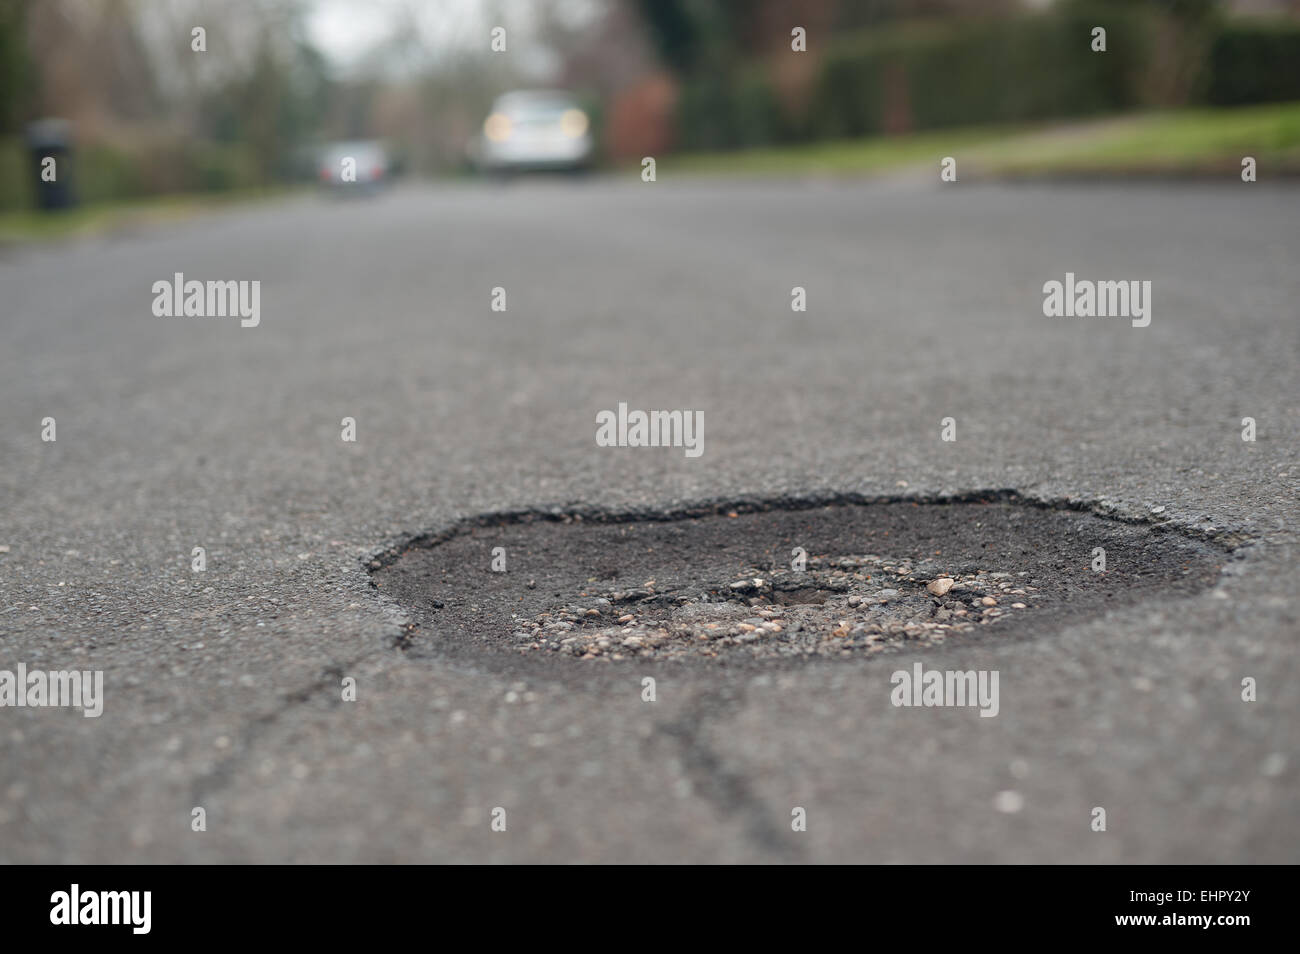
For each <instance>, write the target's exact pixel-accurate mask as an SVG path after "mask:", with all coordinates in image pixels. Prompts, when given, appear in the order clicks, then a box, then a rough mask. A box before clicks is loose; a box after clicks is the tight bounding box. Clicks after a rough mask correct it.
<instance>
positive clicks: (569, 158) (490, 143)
mask: <svg viewBox="0 0 1300 954" xmlns="http://www.w3.org/2000/svg"><path fill="white" fill-rule="evenodd" d="M473 151H474V159H475V162H476V164H477V165H478V167H479V168H480V169H482V170H483V171H485V172H492V173H509V172H522V171H527V170H543V169H573V170H577V169H585V168H587V167H588V166H589V165H590V163H591V160H592V154H593V152H594V144H593V140H592V137H591V121H590V120H589V119H588V118H587V114H586V113H585V112H584V111H583V110H582V108H581V107H579V106H578V103H577V101H576V100H575V99H574V98H573V97H572V96H571V95H569V94H568V93H564V92H560V91H556V90H520V91H516V92H513V93H506V94H505V95H503V96H500V97H498V98H497V100H496V102H495V103H493V104H492V112H491V114H490V115H489V116H488V117H487V119H486V120H484V122H483V131H482V133H481V134H480V135H479V137H478V138H477V140H476V142H475V145H474V149H473Z"/></svg>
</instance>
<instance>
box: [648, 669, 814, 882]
mask: <svg viewBox="0 0 1300 954" xmlns="http://www.w3.org/2000/svg"><path fill="white" fill-rule="evenodd" d="M743 704H744V692H743V691H741V690H737V691H735V692H731V693H728V694H727V696H726V697H719V696H717V695H714V694H712V693H709V692H697V693H695V694H694V695H693V696H692V697H691V699H690V700H689V701H688V702H687V703H686V706H685V711H684V712H683V713H682V714H681V715H679V716H678V717H677V718H675V719H673V720H671V721H667V722H661V723H659V724H658V726H657V728H658V731H659V733H662V734H663V735H665V736H667V737H668V738H671V739H673V740H674V741H675V742H676V743H677V745H678V749H679V751H680V752H681V758H682V767H683V768H684V769H685V770H686V772H687V775H688V777H689V778H690V780H691V788H692V792H693V793H694V794H697V795H699V796H701V797H702V798H704V799H705V801H707V802H709V803H710V804H711V805H712V806H713V807H714V808H715V809H716V810H717V811H718V812H720V813H721V814H723V815H724V816H732V815H739V816H740V820H741V823H742V825H743V827H744V828H745V830H746V832H747V833H748V835H749V838H750V841H751V844H753V845H755V846H756V847H758V848H759V849H760V850H761V851H762V853H763V854H764V855H765V856H769V857H770V856H771V855H773V854H775V855H778V856H780V858H781V859H782V860H785V861H791V860H798V859H799V858H800V857H802V854H803V852H802V850H801V849H800V848H799V847H798V846H797V845H796V844H795V843H794V842H793V841H792V840H791V839H790V838H789V837H788V833H787V832H786V831H785V830H784V829H782V828H781V827H780V826H779V825H777V824H776V823H775V822H774V821H773V818H774V817H776V816H775V815H774V814H773V812H772V811H771V810H770V809H769V808H768V807H767V805H766V804H765V803H764V802H763V800H762V799H761V798H760V797H759V796H758V795H757V794H756V793H755V792H754V789H753V787H752V786H751V785H750V784H749V781H748V780H747V779H746V778H745V777H744V776H743V775H740V774H738V773H736V772H733V771H731V770H730V769H728V768H727V767H726V764H725V763H724V761H723V759H722V756H721V755H719V754H718V752H717V751H716V750H715V749H713V747H711V746H710V745H709V744H708V743H707V742H706V741H705V740H704V731H705V728H706V727H707V725H708V724H709V723H710V722H716V721H717V720H718V719H719V718H721V717H722V716H724V715H726V714H727V713H729V712H732V711H735V710H737V709H739V708H740V707H741V706H742V705H743ZM651 738H654V736H651Z"/></svg>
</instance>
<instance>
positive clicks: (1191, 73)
mask: <svg viewBox="0 0 1300 954" xmlns="http://www.w3.org/2000/svg"><path fill="white" fill-rule="evenodd" d="M1197 9H1198V11H1199V8H1197ZM1194 12H1195V11H1194ZM1096 26H1102V27H1105V28H1106V52H1104V53H1094V52H1093V51H1092V48H1091V44H1092V29H1093V28H1094V27H1096ZM1207 39H1208V42H1207ZM1170 43H1173V44H1174V46H1173V48H1172V50H1171V48H1170V46H1169V44H1170ZM1207 51H1208V52H1207ZM806 55H809V56H813V55H818V54H816V53H809V54H806ZM820 56H821V58H820V61H819V63H818V73H817V77H816V80H815V82H814V85H813V88H812V90H811V93H810V95H809V96H808V97H807V102H806V105H805V106H804V107H803V108H800V109H795V110H786V109H783V108H782V107H781V105H780V99H779V98H778V96H777V95H776V93H775V90H774V89H773V87H772V80H771V78H770V74H769V72H768V71H767V70H765V69H763V68H761V67H757V66H754V67H748V68H746V69H744V70H741V71H738V72H736V73H734V74H732V75H727V74H725V73H722V72H715V73H712V74H709V75H705V76H698V77H695V78H694V79H692V80H690V81H688V82H686V83H684V84H683V88H682V95H681V98H680V101H679V115H678V132H679V140H680V142H681V145H682V147H683V148H686V149H708V150H716V149H728V148H734V147H742V146H750V145H761V144H766V143H777V142H789V141H801V140H823V139H840V138H848V137H855V136H867V135H875V134H879V133H882V132H886V131H889V129H890V128H891V126H892V127H893V128H899V127H900V126H901V127H902V128H907V129H915V130H924V129H938V128H944V127H951V126H960V125H968V124H997V123H1017V122H1026V121H1033V120H1040V119H1051V118H1058V117H1059V118H1073V117H1084V116H1094V115H1103V114H1107V113H1116V112H1122V111H1124V110H1129V109H1134V108H1137V107H1140V106H1160V107H1167V106H1176V105H1184V104H1188V102H1189V101H1191V102H1208V103H1211V104H1216V105H1217V104H1223V105H1228V104H1231V105H1236V104H1241V103H1252V102H1267V101H1276V100H1287V99H1300V26H1297V25H1295V24H1284V25H1273V26H1261V25H1258V24H1255V25H1242V24H1241V22H1240V21H1227V22H1222V23H1219V22H1215V21H1214V20H1212V19H1207V18H1205V17H1203V16H1198V17H1184V18H1182V19H1179V18H1177V17H1174V16H1173V15H1171V13H1170V12H1169V10H1168V9H1161V8H1160V7H1159V6H1158V5H1153V4H1152V5H1148V4H1131V5H1124V6H1112V5H1097V6H1085V5H1079V4H1065V5H1062V6H1060V7H1058V8H1056V9H1054V10H1050V11H1047V12H1043V13H1038V14H1027V15H1021V16H1016V17H1011V18H1004V19H996V20H987V19H981V20H944V21H929V22H919V23H900V24H893V25H889V26H885V27H881V28H878V29H873V30H870V31H866V32H861V33H854V34H851V35H847V36H843V37H840V38H837V39H833V40H831V41H830V43H829V45H828V48H827V49H826V50H825V52H824V53H822V54H820ZM1159 70H1166V71H1168V70H1178V71H1181V73H1180V75H1183V76H1184V77H1185V78H1191V79H1192V81H1191V82H1188V83H1185V84H1184V85H1182V86H1178V85H1177V83H1175V84H1174V86H1173V90H1174V92H1173V93H1171V92H1170V88H1171V87H1170V83H1169V77H1167V76H1160V75H1158V71H1159ZM1171 99H1172V100H1173V101H1169V100H1171Z"/></svg>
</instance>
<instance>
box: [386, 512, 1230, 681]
mask: <svg viewBox="0 0 1300 954" xmlns="http://www.w3.org/2000/svg"><path fill="white" fill-rule="evenodd" d="M1226 556H1227V552H1226V551H1225V550H1223V549H1221V548H1219V547H1217V546H1215V545H1214V544H1212V543H1209V542H1206V541H1204V540H1199V539H1194V538H1191V537H1188V536H1184V535H1182V534H1180V533H1177V532H1173V531H1170V530H1167V529H1165V528H1161V527H1158V526H1151V525H1148V524H1136V523H1125V522H1120V521H1115V520H1110V519H1106V518H1102V517H1098V516H1095V515H1093V514H1089V513H1084V512H1079V511H1074V510H1054V509H1050V508H1046V507H1041V506H1034V505H1028V504H1025V503H1022V502H1019V501H1018V500H1016V499H1013V498H1005V497H1004V498H1003V499H994V500H988V501H985V502H971V501H964V502H946V503H927V504H921V503H908V502H888V503H876V504H850V503H834V504H829V505H816V506H814V505H811V504H807V503H800V502H789V501H785V502H781V503H777V504H760V505H749V506H748V507H745V508H740V507H736V508H728V507H718V508H706V509H705V510H703V511H702V512H694V513H686V514H672V515H662V516H661V515H644V514H638V515H619V514H602V513H568V514H564V513H560V514H556V513H525V514H512V515H489V516H484V517H480V518H476V519H474V520H471V521H466V522H465V523H463V524H461V525H459V526H457V527H454V528H451V529H449V530H448V531H446V532H445V533H442V534H439V535H437V536H434V537H430V538H426V539H421V540H417V541H413V543H412V544H411V545H410V546H408V547H406V548H404V549H403V550H401V551H400V552H397V553H394V554H391V555H390V556H389V557H388V558H387V559H384V560H379V561H376V564H375V565H374V566H372V572H373V582H374V584H375V586H377V587H379V588H380V589H381V591H382V592H384V593H386V594H387V595H388V596H389V597H390V598H391V599H394V600H396V601H397V602H398V603H399V604H401V605H402V606H403V607H404V608H405V609H406V610H407V611H408V614H409V615H410V616H411V618H412V619H413V620H414V621H415V623H416V626H415V627H414V628H413V629H412V631H411V633H410V635H409V637H408V640H407V641H406V645H407V648H408V649H410V650H412V651H415V652H417V653H420V652H436V653H450V654H459V653H474V654H483V653H487V654H510V655H515V656H525V657H532V658H537V659H556V660H565V661H570V662H572V661H582V662H596V661H603V662H608V663H618V662H622V661H625V660H629V659H649V660H674V659H680V660H709V659H722V658H725V659H746V660H764V659H778V658H787V659H790V658H801V657H810V656H811V657H824V656H828V657H855V656H856V657H862V656H870V655H873V654H877V653H887V652H891V651H896V650H898V649H899V648H901V647H909V648H910V647H917V646H924V645H938V644H944V643H952V642H954V641H959V640H967V639H976V638H992V639H1000V638H1013V637H1018V636H1026V635H1030V636H1032V635H1039V636H1041V635H1047V634H1049V633H1051V632H1053V631H1055V630H1058V629H1060V628H1061V627H1062V626H1064V625H1066V624H1068V623H1070V622H1073V621H1076V620H1081V619H1086V618H1089V617H1092V616H1096V615H1100V614H1101V613H1103V612H1105V611H1106V610H1108V609H1111V608H1114V607H1118V606H1122V605H1127V604H1132V603H1134V602H1137V601H1140V600H1143V599H1150V598H1156V597H1174V596H1182V595H1190V594H1192V593H1195V592H1196V591H1198V590H1201V589H1204V588H1206V587H1208V586H1211V585H1212V584H1213V583H1214V582H1215V580H1216V579H1217V576H1218V572H1219V570H1220V568H1221V566H1222V564H1223V562H1224V560H1225V558H1226ZM1102 559H1104V569H1099V567H1100V566H1101V560H1102ZM494 566H495V567H496V568H497V569H494ZM501 567H504V569H501Z"/></svg>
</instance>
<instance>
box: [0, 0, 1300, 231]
mask: <svg viewBox="0 0 1300 954" xmlns="http://www.w3.org/2000/svg"><path fill="white" fill-rule="evenodd" d="M343 2H344V0H241V2H239V3H230V2H225V0H0V211H4V210H13V209H19V208H26V207H29V206H30V204H31V192H32V189H31V178H32V177H31V174H30V168H31V160H30V157H29V156H28V155H27V154H26V152H25V146H24V143H23V130H24V128H25V127H26V124H27V123H28V122H30V121H32V120H35V119H38V118H41V117H48V116H57V117H61V118H64V119H68V120H70V121H71V122H72V124H73V129H74V131H75V132H74V135H75V142H76V153H75V159H74V163H73V168H74V175H75V181H76V190H77V192H78V194H79V196H80V197H81V199H82V200H84V201H90V202H95V201H102V200H122V199H132V198H139V197H146V196H156V195H166V194H172V193H223V192H232V191H239V190H244V189H253V188H261V187H265V186H267V185H269V184H273V183H282V182H290V181H293V180H295V179H296V178H300V177H301V176H302V175H303V174H304V172H305V171H307V169H308V166H309V162H308V157H309V155H310V154H311V151H312V150H313V148H315V147H316V146H317V145H318V144H320V143H323V142H326V141H330V140H339V139H360V138H378V139H383V140H385V141H386V142H387V143H388V144H389V147H390V149H391V150H392V151H393V154H394V155H395V156H396V157H397V158H398V160H399V166H400V167H401V168H404V169H406V170H408V171H411V172H415V173H420V174H431V173H446V172H455V171H458V170H461V169H462V168H463V167H464V165H465V150H466V145H467V143H468V142H469V141H470V139H471V138H472V137H473V136H474V135H476V134H477V131H478V129H479V127H480V124H481V122H482V120H483V117H484V116H485V114H486V112H487V110H488V108H489V106H490V103H491V101H492V98H493V97H494V96H495V95H497V94H499V93H500V92H503V91H505V90H508V89H511V88H519V87H531V86H561V87H566V88H569V89H571V90H573V91H575V92H576V93H577V94H579V95H580V96H581V97H582V101H583V102H584V103H586V104H587V106H588V107H589V110H590V112H591V113H592V115H593V119H594V120H595V128H597V129H598V130H600V132H601V135H602V142H603V147H604V155H605V157H606V159H608V160H611V161H620V160H627V159H633V158H639V157H640V156H641V155H647V154H655V155H661V154H666V153H671V152H673V151H687V152H689V151H719V150H737V149H743V148H756V147H771V146H774V145H781V144H811V143H825V142H828V141H834V140H840V139H844V138H847V137H875V136H900V135H905V134H912V133H921V132H924V131H926V130H940V129H950V128H955V127H967V126H1000V125H1004V124H1015V123H1030V122H1038V121H1046V120H1074V119H1086V118H1088V117H1101V116H1111V115H1118V114H1123V113H1126V112H1132V111H1143V110H1152V109H1160V110H1168V109H1179V108H1187V107H1228V106H1243V105H1248V104H1258V103H1269V102H1285V101H1295V100H1300V0H1235V2H1234V0H533V2H529V3H511V2H507V0H500V2H493V0H483V2H478V3H476V2H474V0H436V2H435V0H429V2H427V3H424V2H420V0H406V2H403V0H391V2H383V3H381V2H377V0H357V2H356V3H354V4H351V5H350V6H345V8H344V17H345V22H346V17H347V16H353V17H355V18H356V23H357V24H358V26H361V25H365V26H367V27H370V26H374V25H375V21H382V22H380V24H379V25H380V26H382V27H383V29H381V30H379V31H378V37H379V38H378V39H377V40H376V41H375V42H374V43H373V44H372V45H371V47H370V48H369V49H368V50H367V51H366V52H365V54H364V55H361V56H359V57H358V56H354V57H353V58H352V59H351V60H350V61H349V62H347V63H341V62H340V61H339V59H338V57H337V56H336V55H334V52H333V51H331V50H330V49H328V48H327V47H328V44H322V42H320V38H319V36H318V35H317V33H316V32H314V31H313V29H312V24H313V22H314V19H315V18H316V17H317V16H318V15H319V14H320V12H321V7H322V5H324V4H328V5H330V6H331V7H333V8H334V9H335V11H336V12H337V9H338V7H339V4H340V3H343ZM439 18H441V20H439ZM443 21H446V22H449V23H451V24H452V25H453V26H456V25H459V32H456V31H455V30H452V31H451V32H450V33H448V32H447V31H445V30H444V31H442V32H441V33H439V32H438V31H436V30H431V29H430V26H429V24H430V22H443ZM493 24H504V25H506V26H507V27H508V29H509V30H510V47H509V49H510V53H509V55H499V54H493V53H491V52H490V51H489V49H488V30H489V29H490V26H491V25H493ZM198 25H201V26H203V27H204V28H205V29H206V31H207V37H206V40H207V52H206V53H196V52H193V51H192V50H191V48H190V42H191V29H192V28H193V27H194V26H198ZM1098 25H1100V26H1104V27H1105V28H1106V30H1107V49H1106V53H1105V54H1096V53H1093V52H1092V50H1091V49H1090V33H1091V30H1092V28H1093V27H1094V26H1098ZM794 26H802V27H803V28H804V29H805V30H806V31H807V52H806V53H797V54H796V53H792V52H791V49H790V31H791V28H792V27H794Z"/></svg>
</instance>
